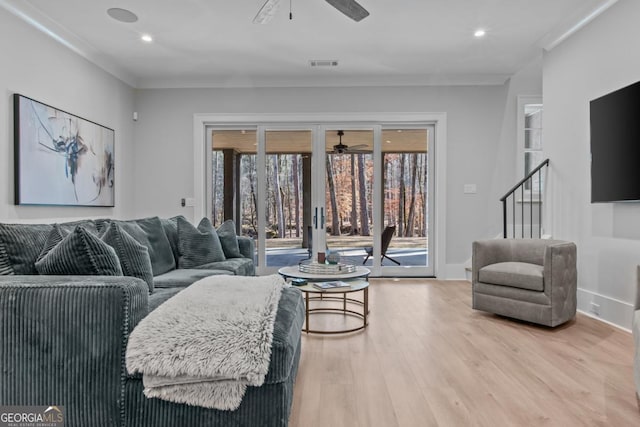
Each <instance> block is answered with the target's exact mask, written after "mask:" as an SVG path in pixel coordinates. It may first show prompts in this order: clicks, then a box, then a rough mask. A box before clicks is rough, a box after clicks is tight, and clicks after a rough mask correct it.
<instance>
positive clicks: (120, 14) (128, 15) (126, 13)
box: [107, 7, 138, 23]
mask: <svg viewBox="0 0 640 427" xmlns="http://www.w3.org/2000/svg"><path fill="white" fill-rule="evenodd" d="M107 15H109V16H110V17H112V18H113V19H115V20H116V21H120V22H126V23H131V22H136V21H137V20H138V17H137V16H136V14H135V13H133V12H131V11H130V10H127V9H121V8H119V7H112V8H111V9H107Z"/></svg>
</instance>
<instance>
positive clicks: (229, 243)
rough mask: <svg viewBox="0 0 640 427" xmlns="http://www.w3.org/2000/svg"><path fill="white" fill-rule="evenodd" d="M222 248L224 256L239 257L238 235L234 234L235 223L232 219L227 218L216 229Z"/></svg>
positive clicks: (240, 255)
mask: <svg viewBox="0 0 640 427" xmlns="http://www.w3.org/2000/svg"><path fill="white" fill-rule="evenodd" d="M216 232H217V233H218V237H219V238H220V243H221V244H222V250H223V251H224V256H225V257H226V258H241V257H242V254H241V253H240V248H239V247H238V237H237V236H236V224H235V222H233V220H231V219H228V220H226V221H225V222H223V223H222V225H220V227H218V228H217V229H216Z"/></svg>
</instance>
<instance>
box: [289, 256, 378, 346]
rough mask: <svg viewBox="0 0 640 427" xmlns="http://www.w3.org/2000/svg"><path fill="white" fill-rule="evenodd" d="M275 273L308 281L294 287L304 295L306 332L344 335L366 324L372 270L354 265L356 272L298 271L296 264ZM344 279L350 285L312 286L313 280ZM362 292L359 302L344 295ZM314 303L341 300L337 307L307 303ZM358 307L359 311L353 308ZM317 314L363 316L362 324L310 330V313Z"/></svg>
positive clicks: (362, 327)
mask: <svg viewBox="0 0 640 427" xmlns="http://www.w3.org/2000/svg"><path fill="white" fill-rule="evenodd" d="M278 273H279V274H280V275H281V276H282V277H284V278H285V279H287V278H289V279H296V278H300V279H306V280H308V281H309V282H310V283H307V284H306V285H303V286H296V287H297V288H298V289H300V290H301V291H302V292H303V293H304V297H305V325H304V328H303V329H302V330H303V331H304V332H306V333H315V334H344V333H348V332H355V331H360V330H362V329H364V328H366V327H367V325H368V321H367V315H368V314H369V280H368V279H369V274H370V273H371V271H370V270H369V269H368V268H366V267H360V266H358V267H356V269H355V271H353V272H350V273H339V274H318V273H305V272H302V271H300V269H299V268H298V267H297V266H292V267H283V268H281V269H280V270H278ZM338 280H339V281H343V282H346V283H348V284H349V287H343V288H336V289H318V288H316V287H314V286H313V282H325V281H338ZM360 291H362V292H363V296H362V301H360V300H358V299H356V298H351V297H349V296H347V294H352V293H354V292H360ZM312 301H316V302H336V301H338V302H341V303H342V306H341V307H340V308H337V307H326V306H320V307H311V306H310V303H311V302H312ZM358 308H360V309H361V310H362V311H356V310H357V309H358ZM317 313H337V314H342V315H349V316H354V317H358V318H360V319H362V325H360V326H357V327H355V328H348V329H339V330H322V329H311V328H310V326H309V316H310V315H311V314H317Z"/></svg>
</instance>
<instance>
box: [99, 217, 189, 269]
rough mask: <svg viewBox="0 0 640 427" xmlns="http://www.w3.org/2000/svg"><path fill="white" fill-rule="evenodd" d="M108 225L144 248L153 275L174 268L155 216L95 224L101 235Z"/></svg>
mask: <svg viewBox="0 0 640 427" xmlns="http://www.w3.org/2000/svg"><path fill="white" fill-rule="evenodd" d="M109 223H116V224H118V225H120V227H122V229H123V230H124V231H126V232H127V233H129V235H130V236H131V237H133V238H134V239H136V241H137V242H138V243H140V244H141V245H143V246H145V247H146V248H147V250H148V251H149V258H151V268H152V269H153V275H154V276H158V275H160V274H163V273H166V272H168V271H171V270H174V269H175V268H176V261H175V259H174V257H173V252H172V251H171V245H170V244H169V239H167V235H166V234H165V232H164V228H163V227H162V223H161V222H160V218H158V217H157V216H155V217H150V218H141V219H132V220H129V221H121V220H116V219H108V220H105V219H98V220H96V224H97V226H98V230H99V231H100V232H101V233H103V232H104V231H105V230H106V229H107V228H108V227H109Z"/></svg>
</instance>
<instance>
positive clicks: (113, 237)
mask: <svg viewBox="0 0 640 427" xmlns="http://www.w3.org/2000/svg"><path fill="white" fill-rule="evenodd" d="M101 240H102V241H103V242H105V243H106V244H108V245H109V246H111V247H112V248H113V249H115V251H116V255H117V256H118V260H119V261H120V268H122V274H124V275H125V276H131V277H137V278H139V279H142V280H144V281H145V282H147V286H149V293H152V292H153V271H152V268H151V258H150V257H149V250H148V249H147V248H146V247H145V246H144V245H142V244H140V243H138V242H137V241H136V239H134V238H133V237H131V236H130V235H129V233H127V232H126V231H124V230H123V229H122V227H120V225H118V224H117V223H111V224H110V225H109V227H108V228H107V229H106V230H105V232H104V234H103V235H102V237H101Z"/></svg>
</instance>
